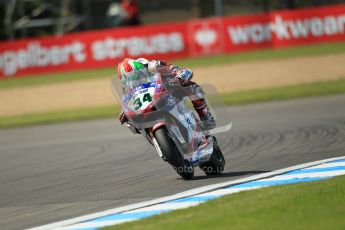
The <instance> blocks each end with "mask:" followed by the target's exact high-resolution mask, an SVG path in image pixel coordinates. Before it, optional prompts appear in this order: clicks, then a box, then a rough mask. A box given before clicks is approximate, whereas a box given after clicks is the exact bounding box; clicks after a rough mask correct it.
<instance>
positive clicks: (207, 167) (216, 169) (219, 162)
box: [199, 137, 225, 176]
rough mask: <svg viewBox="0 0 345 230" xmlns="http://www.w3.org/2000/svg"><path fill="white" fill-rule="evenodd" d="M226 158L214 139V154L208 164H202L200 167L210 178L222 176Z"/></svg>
mask: <svg viewBox="0 0 345 230" xmlns="http://www.w3.org/2000/svg"><path fill="white" fill-rule="evenodd" d="M224 166H225V158H224V155H223V153H222V151H221V150H220V148H219V146H218V144H217V139H216V138H215V137H213V153H212V155H211V158H210V160H209V161H208V162H206V163H203V164H201V165H200V166H199V167H200V168H201V170H202V171H204V173H205V174H206V175H208V176H210V175H220V174H222V173H223V171H224Z"/></svg>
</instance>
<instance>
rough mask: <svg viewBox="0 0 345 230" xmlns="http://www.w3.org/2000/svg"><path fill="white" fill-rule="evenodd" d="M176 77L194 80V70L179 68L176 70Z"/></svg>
mask: <svg viewBox="0 0 345 230" xmlns="http://www.w3.org/2000/svg"><path fill="white" fill-rule="evenodd" d="M175 77H177V78H180V79H184V80H186V81H190V80H192V77H193V71H191V70H189V69H185V68H182V69H178V70H177V71H176V72H175Z"/></svg>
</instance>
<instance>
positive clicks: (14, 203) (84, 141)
mask: <svg viewBox="0 0 345 230" xmlns="http://www.w3.org/2000/svg"><path fill="white" fill-rule="evenodd" d="M229 111H230V114H231V115H232V121H233V129H232V130H231V131H230V132H228V133H226V134H222V135H220V136H219V138H218V139H219V140H218V141H219V143H220V145H221V148H222V149H223V152H224V155H225V158H226V161H227V165H226V168H225V173H224V175H223V176H220V177H206V176H204V175H203V173H202V172H201V171H200V170H199V169H198V170H197V171H196V176H195V179H194V180H192V181H184V180H182V179H180V178H179V176H178V175H177V174H176V173H175V172H174V171H173V170H172V169H171V168H170V167H169V166H168V165H167V164H166V163H164V162H163V161H161V160H160V159H159V157H158V155H157V153H156V152H155V151H154V149H153V147H151V146H150V145H148V144H147V143H145V141H144V140H143V138H142V137H141V136H139V135H136V136H134V135H132V134H131V133H130V131H129V130H127V128H126V127H121V126H120V125H119V124H118V122H117V121H116V120H110V119H107V120H95V121H85V122H73V123H64V124H56V125H43V126H36V127H27V128H16V129H3V130H0V159H1V160H0V229H22V228H27V227H34V226H38V225H42V224H48V223H51V222H55V221H59V220H64V219H67V218H71V217H77V216H80V215H85V214H89V213H92V212H96V211H102V210H105V209H109V208H115V207H119V206H123V205H127V204H132V203H135V202H140V201H146V200H150V199H154V198H158V197H162V196H167V195H172V194H175V193H179V192H182V191H185V190H188V189H192V188H196V187H199V186H203V185H208V184H213V183H219V182H223V181H229V180H235V179H238V178H241V177H246V176H250V175H253V174H258V173H262V172H267V171H272V170H276V169H281V168H284V167H288V166H292V165H296V164H301V163H305V162H309V161H315V160H321V159H325V158H330V157H336V156H343V155H345V95H338V96H329V97H315V98H309V99H303V100H293V101H287V102H273V103H261V104H256V105H248V106H236V107H231V108H229Z"/></svg>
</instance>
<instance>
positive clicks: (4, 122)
mask: <svg viewBox="0 0 345 230" xmlns="http://www.w3.org/2000/svg"><path fill="white" fill-rule="evenodd" d="M342 93H345V80H337V81H328V82H318V83H312V84H306V85H296V86H284V87H277V88H268V89H256V90H247V91H240V92H234V93H228V94H223V95H222V96H223V99H224V102H225V104H226V105H241V104H249V103H257V102H265V101H277V100H289V99H296V98H304V97H311V96H324V95H334V94H342ZM119 111H120V109H119V106H117V105H109V106H102V107H95V108H82V109H73V110H67V111H53V112H49V113H37V114H27V115H20V116H13V117H0V128H9V127H18V126H28V125H36V124H49V123H57V122H65V121H75V120H86V119H96V118H110V117H115V116H116V114H117V113H118V112H119Z"/></svg>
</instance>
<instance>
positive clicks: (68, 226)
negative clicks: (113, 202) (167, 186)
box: [31, 156, 345, 230]
mask: <svg viewBox="0 0 345 230" xmlns="http://www.w3.org/2000/svg"><path fill="white" fill-rule="evenodd" d="M339 175H345V156H344V157H337V158H331V159H326V160H321V161H315V162H311V163H307V164H302V165H297V166H293V167H289V168H285V169H281V170H277V171H274V172H269V173H262V174H259V175H255V176H251V177H247V178H244V179H239V180H235V181H229V182H224V183H219V184H214V185H208V186H204V187H201V188H197V189H192V190H189V191H186V192H183V193H179V194H176V195H173V196H168V197H163V198H159V199H155V200H151V201H147V202H141V203H137V204H133V205H128V206H124V207H120V208H116V209H111V210H107V211H104V212H99V213H95V214H91V215H86V216H82V217H78V218H73V219H70V220H65V221H60V222H56V223H52V224H48V225H44V226H40V227H36V228H32V229H31V230H44V229H60V230H77V229H78V230H79V229H82V230H86V229H87V230H91V229H99V228H102V227H106V226H110V225H116V224H120V223H124V222H128V221H134V220H139V219H144V218H147V217H151V216H155V215H158V214H161V213H167V212H171V211H173V210H177V209H182V208H187V207H191V206H195V205H198V204H200V203H203V202H206V201H208V200H212V199H216V198H218V197H221V196H224V195H228V194H232V193H237V192H240V191H244V190H252V189H257V188H262V187H268V186H276V185H283V184H295V183H301V182H310V181H318V180H326V179H329V178H333V177H335V176H339Z"/></svg>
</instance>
